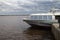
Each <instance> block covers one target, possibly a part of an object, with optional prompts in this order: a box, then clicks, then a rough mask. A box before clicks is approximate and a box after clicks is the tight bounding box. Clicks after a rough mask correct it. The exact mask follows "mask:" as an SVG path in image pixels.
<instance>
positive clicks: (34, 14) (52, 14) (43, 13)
mask: <svg viewBox="0 0 60 40" xmlns="http://www.w3.org/2000/svg"><path fill="white" fill-rule="evenodd" d="M30 15H53V13H37V14H30Z"/></svg>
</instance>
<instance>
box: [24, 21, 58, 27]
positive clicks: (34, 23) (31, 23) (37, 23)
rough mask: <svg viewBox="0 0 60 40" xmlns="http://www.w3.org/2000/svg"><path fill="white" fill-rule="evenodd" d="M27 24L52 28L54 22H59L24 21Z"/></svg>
mask: <svg viewBox="0 0 60 40" xmlns="http://www.w3.org/2000/svg"><path fill="white" fill-rule="evenodd" d="M24 21H25V22H27V23H28V24H29V25H31V26H32V25H37V26H47V27H50V26H52V23H53V22H55V23H56V22H57V21H56V20H24Z"/></svg>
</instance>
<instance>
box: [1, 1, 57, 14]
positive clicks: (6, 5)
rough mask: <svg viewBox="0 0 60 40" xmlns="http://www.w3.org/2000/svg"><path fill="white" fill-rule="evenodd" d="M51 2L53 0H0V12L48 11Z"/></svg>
mask: <svg viewBox="0 0 60 40" xmlns="http://www.w3.org/2000/svg"><path fill="white" fill-rule="evenodd" d="M41 1H42V2H41ZM54 1H55V0H54ZM52 2H53V0H0V14H1V13H2V14H22V13H23V14H24V13H40V12H48V11H50V9H51V7H52ZM57 6H58V5H57Z"/></svg>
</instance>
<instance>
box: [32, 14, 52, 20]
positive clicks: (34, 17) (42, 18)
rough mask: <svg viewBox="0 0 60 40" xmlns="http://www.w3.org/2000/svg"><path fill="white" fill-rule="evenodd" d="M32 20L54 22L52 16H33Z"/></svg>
mask: <svg viewBox="0 0 60 40" xmlns="http://www.w3.org/2000/svg"><path fill="white" fill-rule="evenodd" d="M31 19H34V20H35V19H38V20H52V16H51V15H40V16H31Z"/></svg>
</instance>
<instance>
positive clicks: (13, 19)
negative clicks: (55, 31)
mask: <svg viewBox="0 0 60 40" xmlns="http://www.w3.org/2000/svg"><path fill="white" fill-rule="evenodd" d="M24 17H26V16H0V40H53V36H52V35H51V32H50V31H47V30H42V29H41V28H39V27H37V28H35V27H31V26H30V25H28V24H27V23H25V22H23V18H24Z"/></svg>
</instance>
